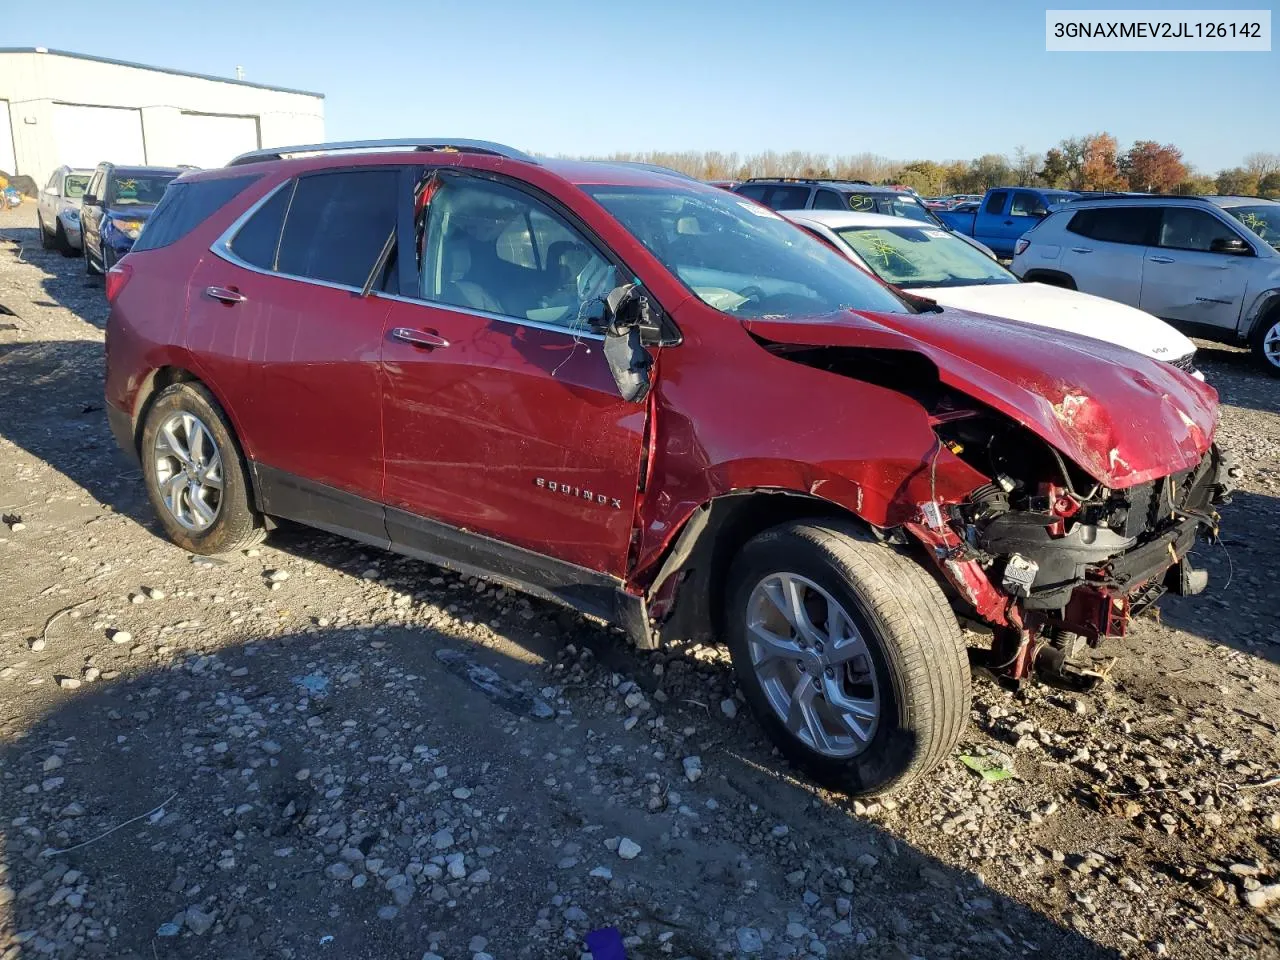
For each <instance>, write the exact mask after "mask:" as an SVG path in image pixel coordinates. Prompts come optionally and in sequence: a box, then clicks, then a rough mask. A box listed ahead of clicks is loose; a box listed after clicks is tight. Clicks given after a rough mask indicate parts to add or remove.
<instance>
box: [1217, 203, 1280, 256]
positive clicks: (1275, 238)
mask: <svg viewBox="0 0 1280 960" xmlns="http://www.w3.org/2000/svg"><path fill="white" fill-rule="evenodd" d="M1222 209H1223V210H1225V211H1226V212H1227V213H1229V214H1231V215H1232V216H1233V217H1235V218H1236V219H1237V220H1239V221H1240V222H1241V223H1243V224H1244V225H1245V226H1246V227H1248V228H1249V229H1250V230H1252V231H1253V232H1254V233H1256V234H1257V235H1258V236H1259V237H1261V238H1262V239H1263V240H1264V241H1266V242H1267V243H1269V244H1271V246H1273V247H1275V248H1276V249H1277V250H1280V203H1267V204H1261V203H1260V204H1258V205H1257V206H1256V207H1223V208H1222Z"/></svg>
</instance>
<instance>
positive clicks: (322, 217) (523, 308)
mask: <svg viewBox="0 0 1280 960" xmlns="http://www.w3.org/2000/svg"><path fill="white" fill-rule="evenodd" d="M107 293H108V297H109V299H110V300H111V318H110V321H109V323H108V327H107V386H106V394H107V400H108V404H109V405H108V412H109V416H110V420H111V425H112V428H113V430H114V432H115V434H116V436H117V438H118V440H119V442H120V444H121V445H122V446H123V447H124V449H125V450H126V451H128V452H129V453H130V454H131V455H133V456H136V457H138V458H139V459H140V461H141V464H142V469H143V474H144V477H145V481H146V485H147V490H148V493H149V494H150V497H151V500H152V501H153V503H154V505H155V509H156V511H157V513H158V514H159V516H160V519H161V521H162V522H163V524H164V526H165V529H166V530H167V532H168V534H169V535H170V536H171V537H172V539H173V540H174V541H175V542H176V543H178V544H179V545H180V546H182V547H183V548H185V549H187V550H190V551H192V552H195V553H201V554H209V553H217V552H222V551H230V550H236V549H239V548H243V547H245V546H246V545H248V544H251V543H253V542H255V541H256V540H257V539H258V538H259V537H261V536H262V535H263V533H264V532H265V531H267V530H269V529H271V527H272V526H273V523H274V520H275V519H276V518H288V519H291V520H296V521H301V522H302V523H305V524H311V525H313V526H315V527H319V528H321V529H324V530H329V531H332V532H335V533H340V534H343V535H345V536H348V537H352V538H354V539H356V540H359V541H361V542H364V543H369V544H376V545H378V546H381V547H385V548H388V549H391V550H394V551H398V552H400V553H404V554H408V555H410V556H414V557H420V558H422V559H425V560H428V561H430V562H432V563H437V564H440V565H442V566H446V567H450V568H452V569H455V570H459V571H463V572H465V573H469V574H476V575H479V576H482V577H487V578H489V579H492V580H495V581H498V582H500V583H504V584H507V585H510V586H513V587H516V588H518V589H520V590H524V591H527V592H529V593H531V594H534V595H536V596H540V597H544V598H546V599H550V600H555V601H558V602H560V603H563V604H567V605H569V606H570V607H573V608H575V609H577V610H580V611H582V612H584V613H587V614H590V615H592V616H594V617H598V618H602V619H604V620H606V621H609V622H612V623H615V624H618V625H619V626H621V627H623V628H625V629H626V630H627V631H629V632H630V634H631V635H632V636H633V637H634V638H635V641H636V642H637V643H638V644H639V645H640V646H641V647H646V648H651V647H653V646H655V645H656V644H659V643H661V642H662V641H663V640H664V639H670V638H682V637H683V638H687V637H706V638H718V639H719V640H721V641H722V642H723V643H725V644H726V645H727V646H728V648H729V650H730V651H731V653H732V658H733V664H734V670H735V673H736V677H737V680H738V682H739V684H740V685H741V687H742V690H743V692H744V694H745V696H746V698H747V700H748V701H749V702H750V704H751V706H752V708H753V710H754V712H755V714H756V716H757V717H758V718H759V720H760V722H761V724H762V725H763V726H764V728H765V729H766V730H767V732H768V733H769V735H770V736H771V737H772V738H773V740H774V741H775V742H776V743H777V745H778V746H779V747H780V748H781V749H782V750H783V751H784V752H785V753H786V754H787V756H788V757H790V758H791V759H792V760H793V761H795V762H796V763H798V764H799V765H801V766H802V767H803V768H804V769H806V770H807V771H809V772H810V774H811V775H813V776H815V777H816V778H818V779H821V780H823V781H825V782H828V783H832V784H834V785H837V786H839V787H841V788H843V789H846V790H849V791H852V792H855V793H865V792H881V791H885V790H888V789H891V788H893V787H897V786H900V785H902V784H905V783H907V782H909V781H910V780H912V779H914V778H916V777H918V776H919V775H921V774H922V773H924V772H925V771H927V770H929V769H930V768H931V767H933V766H935V765H936V764H938V763H939V762H940V761H941V760H942V759H943V758H945V757H946V756H947V755H948V753H949V752H950V751H951V750H952V748H953V747H954V746H955V744H956V742H957V739H958V738H959V737H960V735H961V732H962V730H963V728H964V725H965V723H966V721H967V719H968V714H969V703H970V675H969V662H968V659H967V657H966V650H965V645H964V642H963V641H962V639H961V632H960V628H959V622H960V619H961V618H963V619H965V620H966V621H969V622H981V623H985V624H987V625H988V626H989V627H990V628H991V630H992V638H993V639H992V653H991V663H992V666H993V668H994V669H996V670H997V671H1000V672H1003V673H1004V674H1007V675H1008V676H1009V677H1011V678H1014V679H1020V678H1022V677H1024V676H1026V675H1027V674H1028V673H1029V672H1030V671H1031V670H1033V669H1036V668H1037V667H1038V668H1042V669H1049V670H1057V671H1059V672H1060V671H1063V670H1069V669H1070V664H1071V661H1072V659H1073V657H1074V656H1075V655H1076V654H1077V653H1078V650H1079V648H1080V647H1081V645H1082V644H1084V643H1088V644H1091V645H1096V644H1097V643H1099V642H1100V641H1101V640H1102V638H1104V637H1107V636H1117V635H1122V634H1123V633H1124V632H1125V628H1126V625H1127V623H1128V621H1129V620H1130V618H1131V617H1132V616H1134V615H1135V614H1137V613H1138V612H1140V611H1141V610H1142V609H1143V608H1145V607H1147V606H1149V605H1150V604H1152V603H1153V602H1154V601H1155V600H1156V599H1157V598H1158V597H1159V596H1160V595H1161V594H1162V593H1163V592H1164V591H1166V590H1168V589H1172V590H1174V591H1177V592H1182V593H1193V592H1196V591H1198V590H1199V589H1200V588H1202V587H1203V585H1204V580H1205V576H1204V574H1203V573H1202V572H1200V571H1197V570H1194V569H1192V567H1191V565H1190V563H1189V562H1188V559H1187V554H1188V551H1189V550H1190V549H1191V547H1192V545H1193V543H1194V542H1195V540H1196V538H1197V536H1198V535H1212V534H1213V533H1214V532H1216V525H1217V514H1216V513H1215V512H1214V507H1215V505H1216V504H1217V503H1220V502H1223V501H1224V499H1225V498H1226V496H1227V494H1228V491H1229V479H1228V474H1229V473H1231V472H1232V471H1231V470H1229V469H1228V467H1227V466H1226V464H1225V463H1224V461H1223V458H1222V456H1221V455H1220V454H1219V452H1218V450H1217V448H1216V447H1215V446H1214V444H1213V435H1214V428H1215V423H1216V395H1215V393H1214V391H1213V390H1212V388H1210V387H1208V386H1206V385H1204V384H1203V383H1200V382H1199V381H1197V380H1195V379H1193V378H1192V377H1190V376H1189V375H1187V374H1184V373H1182V372H1181V371H1179V370H1176V369H1174V368H1172V367H1170V366H1169V365H1168V364H1163V363H1158V362H1156V361H1153V360H1149V359H1147V358H1145V357H1143V356H1140V355H1138V354H1136V353H1130V352H1128V351H1126V350H1124V349H1122V348H1119V347H1116V346H1112V345H1110V344H1107V343H1102V342H1099V341H1095V340H1089V339H1085V338H1081V337H1076V336H1073V335H1070V334H1065V333H1053V332H1049V331H1046V330H1044V329H1042V328H1039V327H1031V326H1025V325H1023V324H1020V323H1017V322H1013V321H1004V320H997V319H992V318H988V317H981V316H975V315H973V314H969V313H964V312H960V311H954V310H943V309H940V308H939V307H938V306H937V305H936V304H934V303H933V302H932V301H929V300H923V299H920V298H916V297H911V296H909V295H905V294H900V293H898V292H896V291H894V290H892V289H890V288H887V287H885V286H882V285H880V284H879V283H878V282H877V281H876V280H874V279H873V278H871V277H869V276H868V275H866V274H865V273H863V272H862V271H860V270H858V269H857V268H856V267H854V266H853V265H852V264H850V263H848V262H847V261H846V260H844V259H843V258H841V257H840V256H839V255H837V254H836V253H834V252H833V251H831V250H829V249H828V248H826V247H825V246H824V245H823V244H822V243H820V242H819V241H817V240H815V239H813V238H812V237H810V236H808V235H807V234H806V233H804V231H802V230H800V229H798V228H796V227H794V226H793V225H791V224H790V223H788V222H787V221H785V220H783V219H781V218H779V217H778V216H777V215H776V214H774V213H773V212H772V211H771V210H768V209H766V208H764V207H762V206H759V205H758V204H756V203H753V202H751V201H749V200H747V199H745V198H743V197H739V196H735V195H734V194H732V193H726V192H725V191H723V190H719V189H716V188H715V187H712V186H708V185H704V184H700V183H697V182H695V181H693V180H690V179H688V178H685V177H682V176H680V175H678V174H675V173H671V172H667V173H664V172H661V171H656V170H653V169H645V168H642V167H636V166H627V165H621V164H610V163H598V162H568V161H551V160H541V159H534V158H532V157H529V156H526V155H524V154H521V153H520V152H518V151H515V150H511V149H509V148H506V147H502V146H499V145H496V144H488V143H481V142H475V141H456V140H455V141H446V142H431V141H412V142H405V141H377V142H373V143H362V144H337V145H327V146H306V147H296V148H289V149H285V150H272V151H258V152H256V153H253V154H248V155H245V156H242V157H239V158H238V159H236V160H235V161H233V162H232V163H231V164H230V165H229V166H227V167H226V168H223V169H220V170H209V171H202V172H199V173H189V174H185V175H184V176H182V177H181V178H179V179H178V180H177V181H175V182H174V184H173V185H172V186H171V187H170V188H169V190H168V192H167V193H166V194H165V196H164V199H163V201H162V203H161V204H160V206H159V207H158V209H157V210H156V211H155V214H154V215H153V216H152V217H151V219H150V221H149V222H148V224H147V227H146V229H145V230H144V231H143V233H142V236H141V238H140V239H139V241H138V243H137V244H136V245H135V246H134V248H133V252H132V253H130V254H129V256H128V257H126V258H125V259H124V260H122V261H121V262H120V263H119V264H118V265H116V266H115V267H113V268H112V270H111V271H110V273H109V275H108V277H107Z"/></svg>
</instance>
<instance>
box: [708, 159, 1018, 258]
mask: <svg viewBox="0 0 1280 960" xmlns="http://www.w3.org/2000/svg"><path fill="white" fill-rule="evenodd" d="M733 191H734V193H740V194H742V195H743V196H744V197H750V198H751V199H752V200H755V201H757V202H759V203H763V204H764V205H765V206H766V207H770V208H772V209H774V210H852V211H856V212H858V213H880V214H883V215H885V216H888V217H902V218H903V219H905V220H915V221H917V222H919V223H927V224H929V225H930V226H934V227H938V228H939V229H942V230H947V231H950V232H953V233H954V232H955V230H954V229H953V228H952V227H951V225H950V224H948V223H946V222H945V221H943V220H941V219H940V218H939V216H938V211H934V210H931V209H929V208H928V207H927V206H925V204H924V202H923V201H921V199H920V198H919V197H918V196H916V194H914V193H909V192H907V191H906V190H900V189H898V188H897V187H878V186H875V185H873V184H870V183H868V182H867V181H866V180H812V179H802V178H797V177H757V178H755V179H752V180H746V181H743V182H742V183H740V184H738V186H736V187H734V188H733ZM957 235H958V236H960V237H961V239H962V240H964V241H965V242H966V243H968V244H970V245H971V246H973V247H974V248H975V249H977V250H980V251H982V253H984V254H986V255H987V256H988V257H990V258H991V259H992V260H994V259H995V258H996V255H995V254H994V253H993V252H992V251H991V249H990V248H989V247H987V246H986V245H984V244H982V243H979V242H978V241H977V240H974V239H973V238H972V237H966V236H963V235H961V234H957Z"/></svg>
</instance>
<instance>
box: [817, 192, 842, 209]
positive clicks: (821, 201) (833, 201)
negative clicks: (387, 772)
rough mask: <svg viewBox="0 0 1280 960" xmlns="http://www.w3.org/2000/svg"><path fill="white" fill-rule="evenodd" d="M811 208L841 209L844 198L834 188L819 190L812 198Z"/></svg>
mask: <svg viewBox="0 0 1280 960" xmlns="http://www.w3.org/2000/svg"><path fill="white" fill-rule="evenodd" d="M813 209H815V210H843V209H844V198H843V197H841V196H840V194H838V193H836V192H835V191H834V190H819V191H818V195H817V196H816V197H814V198H813Z"/></svg>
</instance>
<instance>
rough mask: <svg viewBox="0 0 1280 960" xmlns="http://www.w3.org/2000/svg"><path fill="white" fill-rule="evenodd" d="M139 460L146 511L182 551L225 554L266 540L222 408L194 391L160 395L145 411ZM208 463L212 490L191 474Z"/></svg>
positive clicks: (199, 389)
mask: <svg viewBox="0 0 1280 960" xmlns="http://www.w3.org/2000/svg"><path fill="white" fill-rule="evenodd" d="M166 428H167V429H166ZM211 448H212V449H211ZM139 454H140V457H141V459H142V474H143V477H144V479H145V480H146V484H147V496H148V497H150V499H151V505H152V507H154V508H155V511H156V514H157V515H158V516H159V518H160V522H161V524H162V525H163V526H164V530H165V533H166V534H167V535H168V537H169V539H170V540H172V541H173V542H174V543H176V544H177V545H178V546H180V547H182V549H184V550H187V551H189V552H191V553H198V554H202V555H209V554H215V553H231V552H234V551H236V550H243V549H246V548H247V547H251V546H253V545H254V544H256V543H260V542H261V541H262V539H263V537H264V536H266V529H265V528H264V526H263V519H262V515H261V514H260V513H258V512H257V510H255V509H254V507H253V497H252V491H251V490H250V487H249V474H248V469H247V467H246V465H245V460H244V456H243V454H242V453H241V451H240V446H239V444H237V443H236V441H235V437H234V436H233V435H232V433H231V427H230V425H229V423H228V422H227V418H226V415H225V414H224V413H223V412H222V407H221V406H220V405H219V404H218V401H217V400H215V399H214V397H213V394H211V393H210V392H209V391H208V390H207V389H205V387H204V386H203V385H202V384H198V383H175V384H173V385H172V386H169V387H166V388H165V389H164V390H162V391H161V392H160V395H159V396H158V397H156V399H155V402H154V403H152V404H151V407H150V409H149V410H148V411H147V416H146V421H145V424H144V426H143V429H142V443H141V449H140V450H139ZM215 457H216V459H217V463H218V467H219V469H218V470H217V477H216V483H217V484H218V485H219V486H216V487H215V482H214V480H215V478H214V475H213V472H212V470H211V469H210V470H201V469H199V465H200V464H206V465H209V466H210V468H211V467H212V464H213V461H214V458H215ZM187 465H191V466H192V469H191V470H190V471H188V470H187V469H186V467H187ZM197 490H199V491H200V492H199V493H198V494H197V493H196V492H195V491H197ZM197 500H198V502H196V501H197ZM210 514H211V516H210Z"/></svg>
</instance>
